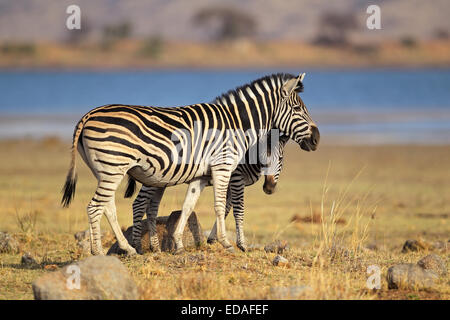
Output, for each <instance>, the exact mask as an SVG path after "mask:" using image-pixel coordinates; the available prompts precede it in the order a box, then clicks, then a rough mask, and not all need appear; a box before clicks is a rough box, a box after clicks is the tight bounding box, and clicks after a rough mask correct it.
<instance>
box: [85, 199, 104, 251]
mask: <svg viewBox="0 0 450 320" xmlns="http://www.w3.org/2000/svg"><path fill="white" fill-rule="evenodd" d="M104 211H105V207H104V205H103V204H102V203H100V202H98V200H97V199H96V198H95V196H94V198H93V199H92V200H91V201H90V202H89V205H88V207H87V215H88V219H89V235H90V240H91V254H92V255H94V256H96V255H105V252H104V251H103V247H102V238H101V230H100V220H101V218H102V215H103V212H104Z"/></svg>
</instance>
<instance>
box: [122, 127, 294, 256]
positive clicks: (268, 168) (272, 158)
mask: <svg viewBox="0 0 450 320" xmlns="http://www.w3.org/2000/svg"><path fill="white" fill-rule="evenodd" d="M288 140H289V137H287V136H283V135H282V136H280V137H279V141H276V145H275V147H274V148H270V149H269V150H270V152H267V154H268V155H269V156H268V157H267V156H264V155H263V157H262V158H261V159H260V161H256V163H248V162H249V161H246V162H245V163H243V164H239V165H238V166H237V167H236V170H234V171H233V173H232V175H231V178H230V183H229V188H228V192H227V200H226V207H225V219H226V218H227V216H228V214H229V213H230V210H231V208H233V216H234V220H235V223H236V245H237V247H238V248H239V249H241V250H242V251H246V250H247V244H246V241H245V235H244V228H243V222H244V188H245V187H246V186H250V185H253V184H254V183H256V181H258V180H259V178H260V176H261V174H265V181H264V185H263V190H264V192H265V193H267V194H272V193H273V192H274V190H275V186H276V184H277V182H278V178H279V177H280V173H281V170H282V169H283V154H284V147H285V145H286V143H287V142H288ZM272 149H273V150H272ZM249 151H250V150H249ZM250 153H251V152H247V155H246V159H249V158H250V157H251V156H250ZM264 153H266V152H264ZM200 179H203V181H198V180H195V181H194V182H192V183H190V184H189V187H188V189H187V193H186V197H185V200H184V203H183V207H182V212H183V213H182V215H183V216H185V218H186V219H188V218H189V216H190V214H191V213H192V210H193V209H194V207H195V204H196V203H197V200H198V198H199V196H200V194H201V192H202V190H203V188H204V187H205V186H212V181H211V177H202V178H200ZM197 184H200V186H198V185H197ZM135 189H136V180H134V179H133V178H132V177H130V176H128V185H127V189H126V191H125V198H129V197H131V196H132V195H133V194H134V191H135ZM163 193H164V188H158V187H148V186H145V185H143V186H142V187H141V189H140V191H139V194H138V195H137V197H136V199H135V200H134V201H133V233H132V240H131V243H132V245H133V247H134V248H135V249H136V250H137V251H138V252H139V253H140V252H141V251H142V247H141V238H142V218H143V216H144V214H145V213H147V217H148V220H147V222H148V230H149V238H150V249H151V250H152V251H159V250H160V249H159V239H158V235H157V232H156V217H157V215H158V211H159V204H160V202H161V197H162V195H163ZM176 231H178V232H182V231H183V229H179V228H177V229H176V230H175V232H174V235H173V238H174V240H175V243H177V242H178V244H177V245H176V247H177V252H176V253H180V252H181V251H182V248H183V243H182V241H181V234H177V233H176ZM215 241H217V227H216V223H214V226H213V228H212V229H211V233H210V235H209V237H208V243H213V242H215Z"/></svg>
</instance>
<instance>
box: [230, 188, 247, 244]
mask: <svg viewBox="0 0 450 320" xmlns="http://www.w3.org/2000/svg"><path fill="white" fill-rule="evenodd" d="M244 188H245V185H244V183H242V181H240V182H238V183H235V182H234V183H232V184H231V194H232V197H233V198H232V203H233V215H234V221H235V223H236V245H237V246H238V248H239V249H241V250H242V251H244V252H245V251H247V243H246V241H245V236H244Z"/></svg>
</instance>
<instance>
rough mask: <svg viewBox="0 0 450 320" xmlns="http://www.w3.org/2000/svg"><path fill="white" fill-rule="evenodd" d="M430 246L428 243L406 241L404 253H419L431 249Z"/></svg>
mask: <svg viewBox="0 0 450 320" xmlns="http://www.w3.org/2000/svg"><path fill="white" fill-rule="evenodd" d="M430 248H431V246H430V244H428V243H426V242H425V241H422V240H406V242H405V244H404V245H403V249H402V252H403V253H406V252H410V251H413V252H417V251H423V250H428V249H430Z"/></svg>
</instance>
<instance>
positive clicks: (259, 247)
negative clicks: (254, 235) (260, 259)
mask: <svg viewBox="0 0 450 320" xmlns="http://www.w3.org/2000/svg"><path fill="white" fill-rule="evenodd" d="M247 250H248V251H256V250H259V251H262V250H264V246H263V245H262V244H260V243H252V244H249V245H248V246H247Z"/></svg>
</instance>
